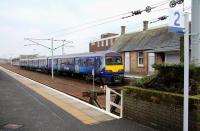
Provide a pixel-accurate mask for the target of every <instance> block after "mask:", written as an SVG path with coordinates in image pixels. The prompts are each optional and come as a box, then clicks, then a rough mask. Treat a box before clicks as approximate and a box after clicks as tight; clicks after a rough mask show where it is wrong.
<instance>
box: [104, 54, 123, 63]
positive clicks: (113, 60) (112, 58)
mask: <svg viewBox="0 0 200 131" xmlns="http://www.w3.org/2000/svg"><path fill="white" fill-rule="evenodd" d="M106 65H122V58H121V56H106Z"/></svg>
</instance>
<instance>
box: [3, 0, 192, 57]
mask: <svg viewBox="0 0 200 131" xmlns="http://www.w3.org/2000/svg"><path fill="white" fill-rule="evenodd" d="M163 1H166V0H138V1H136V0H1V1H0V9H1V10H0V57H6V58H10V57H16V56H19V55H20V54H39V55H46V56H48V55H50V52H49V50H47V49H45V48H43V47H40V46H24V45H25V44H32V43H31V42H29V41H25V40H24V38H51V37H53V38H54V39H66V40H69V41H73V42H74V47H73V48H70V47H66V48H65V53H66V54H70V53H78V52H88V50H89V42H90V41H91V40H94V39H97V38H99V37H100V34H102V33H106V32H114V33H120V26H121V25H125V26H126V29H127V32H134V31H138V30H141V29H142V21H144V20H154V19H156V18H158V17H160V16H163V15H168V9H165V8H169V5H168V4H165V5H163V6H160V7H157V8H155V9H154V10H152V12H151V13H146V12H143V13H142V14H141V15H138V16H134V17H131V18H128V19H124V20H120V19H119V20H116V21H114V22H110V23H107V24H102V23H104V22H105V21H98V22H96V23H93V24H91V21H95V20H97V19H102V18H106V17H109V16H115V15H119V14H122V13H126V12H130V11H134V10H138V9H144V8H145V7H146V6H148V5H151V6H154V4H157V3H160V2H163ZM168 1H170V0H168ZM190 6H191V3H190V0H185V7H186V8H187V7H190ZM175 8H177V9H181V8H183V6H182V5H177V6H176V7H175ZM160 9H165V10H160ZM159 10H160V11H159ZM187 11H189V12H190V10H187ZM122 16H126V15H122ZM122 16H120V17H122ZM120 17H118V18H120ZM110 20H112V19H108V20H107V21H110ZM88 22H89V24H85V23H88ZM166 23H167V20H166V21H162V22H157V23H154V24H150V25H149V26H150V28H152V27H156V26H161V25H163V24H166ZM96 24H97V25H99V26H93V25H96ZM100 24H101V25H100ZM77 25H82V26H78V28H77ZM75 27H76V28H75ZM38 42H39V43H41V44H44V45H46V46H50V41H38ZM60 44H61V43H58V42H57V43H55V44H54V46H55V47H57V46H59V45H60ZM55 54H61V49H58V50H57V51H56V52H55Z"/></svg>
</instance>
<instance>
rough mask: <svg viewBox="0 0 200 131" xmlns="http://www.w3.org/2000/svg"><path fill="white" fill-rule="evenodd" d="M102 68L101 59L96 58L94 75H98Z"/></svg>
mask: <svg viewBox="0 0 200 131" xmlns="http://www.w3.org/2000/svg"><path fill="white" fill-rule="evenodd" d="M101 68H102V58H101V57H96V69H95V71H96V74H100V71H101Z"/></svg>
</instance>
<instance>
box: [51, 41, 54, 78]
mask: <svg viewBox="0 0 200 131" xmlns="http://www.w3.org/2000/svg"><path fill="white" fill-rule="evenodd" d="M53 50H54V49H53V38H51V77H52V79H53V78H54V66H53V64H54V58H53Z"/></svg>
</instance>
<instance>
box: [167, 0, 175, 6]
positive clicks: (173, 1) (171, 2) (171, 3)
mask: <svg viewBox="0 0 200 131" xmlns="http://www.w3.org/2000/svg"><path fill="white" fill-rule="evenodd" d="M175 6H176V1H175V0H172V1H170V3H169V7H171V8H174V7H175Z"/></svg>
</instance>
